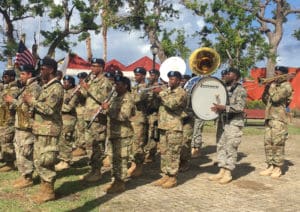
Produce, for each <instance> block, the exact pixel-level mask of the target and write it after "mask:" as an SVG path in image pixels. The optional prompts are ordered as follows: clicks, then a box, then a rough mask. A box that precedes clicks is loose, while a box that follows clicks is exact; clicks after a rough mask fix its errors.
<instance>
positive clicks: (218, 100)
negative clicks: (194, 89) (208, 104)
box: [215, 94, 221, 105]
mask: <svg viewBox="0 0 300 212" xmlns="http://www.w3.org/2000/svg"><path fill="white" fill-rule="evenodd" d="M215 98H216V102H217V104H218V105H219V104H220V103H221V99H220V95H219V94H215Z"/></svg>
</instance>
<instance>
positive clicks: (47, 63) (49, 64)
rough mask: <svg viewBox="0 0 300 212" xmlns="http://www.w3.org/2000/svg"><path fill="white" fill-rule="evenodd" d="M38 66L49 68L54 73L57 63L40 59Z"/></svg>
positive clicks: (49, 59) (46, 58) (45, 58)
mask: <svg viewBox="0 0 300 212" xmlns="http://www.w3.org/2000/svg"><path fill="white" fill-rule="evenodd" d="M39 66H49V67H51V68H53V69H54V70H55V71H56V70H57V62H56V61H55V60H54V59H52V58H50V57H44V58H43V59H41V60H40V61H39Z"/></svg>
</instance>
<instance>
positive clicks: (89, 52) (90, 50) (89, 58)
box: [86, 36, 93, 61]
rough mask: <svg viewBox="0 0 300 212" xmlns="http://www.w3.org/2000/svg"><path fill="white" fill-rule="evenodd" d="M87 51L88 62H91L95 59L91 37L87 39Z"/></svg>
mask: <svg viewBox="0 0 300 212" xmlns="http://www.w3.org/2000/svg"><path fill="white" fill-rule="evenodd" d="M86 50H87V60H88V61H91V60H92V57H93V53H92V47H91V36H89V37H87V38H86Z"/></svg>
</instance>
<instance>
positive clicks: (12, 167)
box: [0, 163, 16, 172]
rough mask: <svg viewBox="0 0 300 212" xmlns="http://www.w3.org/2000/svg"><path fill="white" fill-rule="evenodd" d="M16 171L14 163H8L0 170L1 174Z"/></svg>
mask: <svg viewBox="0 0 300 212" xmlns="http://www.w3.org/2000/svg"><path fill="white" fill-rule="evenodd" d="M15 169H16V166H15V164H14V163H6V164H5V165H4V166H2V167H1V168H0V172H10V171H13V170H15Z"/></svg>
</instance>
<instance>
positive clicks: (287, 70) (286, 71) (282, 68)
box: [275, 66, 289, 74]
mask: <svg viewBox="0 0 300 212" xmlns="http://www.w3.org/2000/svg"><path fill="white" fill-rule="evenodd" d="M276 70H278V71H281V72H282V73H284V74H287V73H288V72H289V69H288V68H287V67H285V66H275V71H276Z"/></svg>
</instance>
